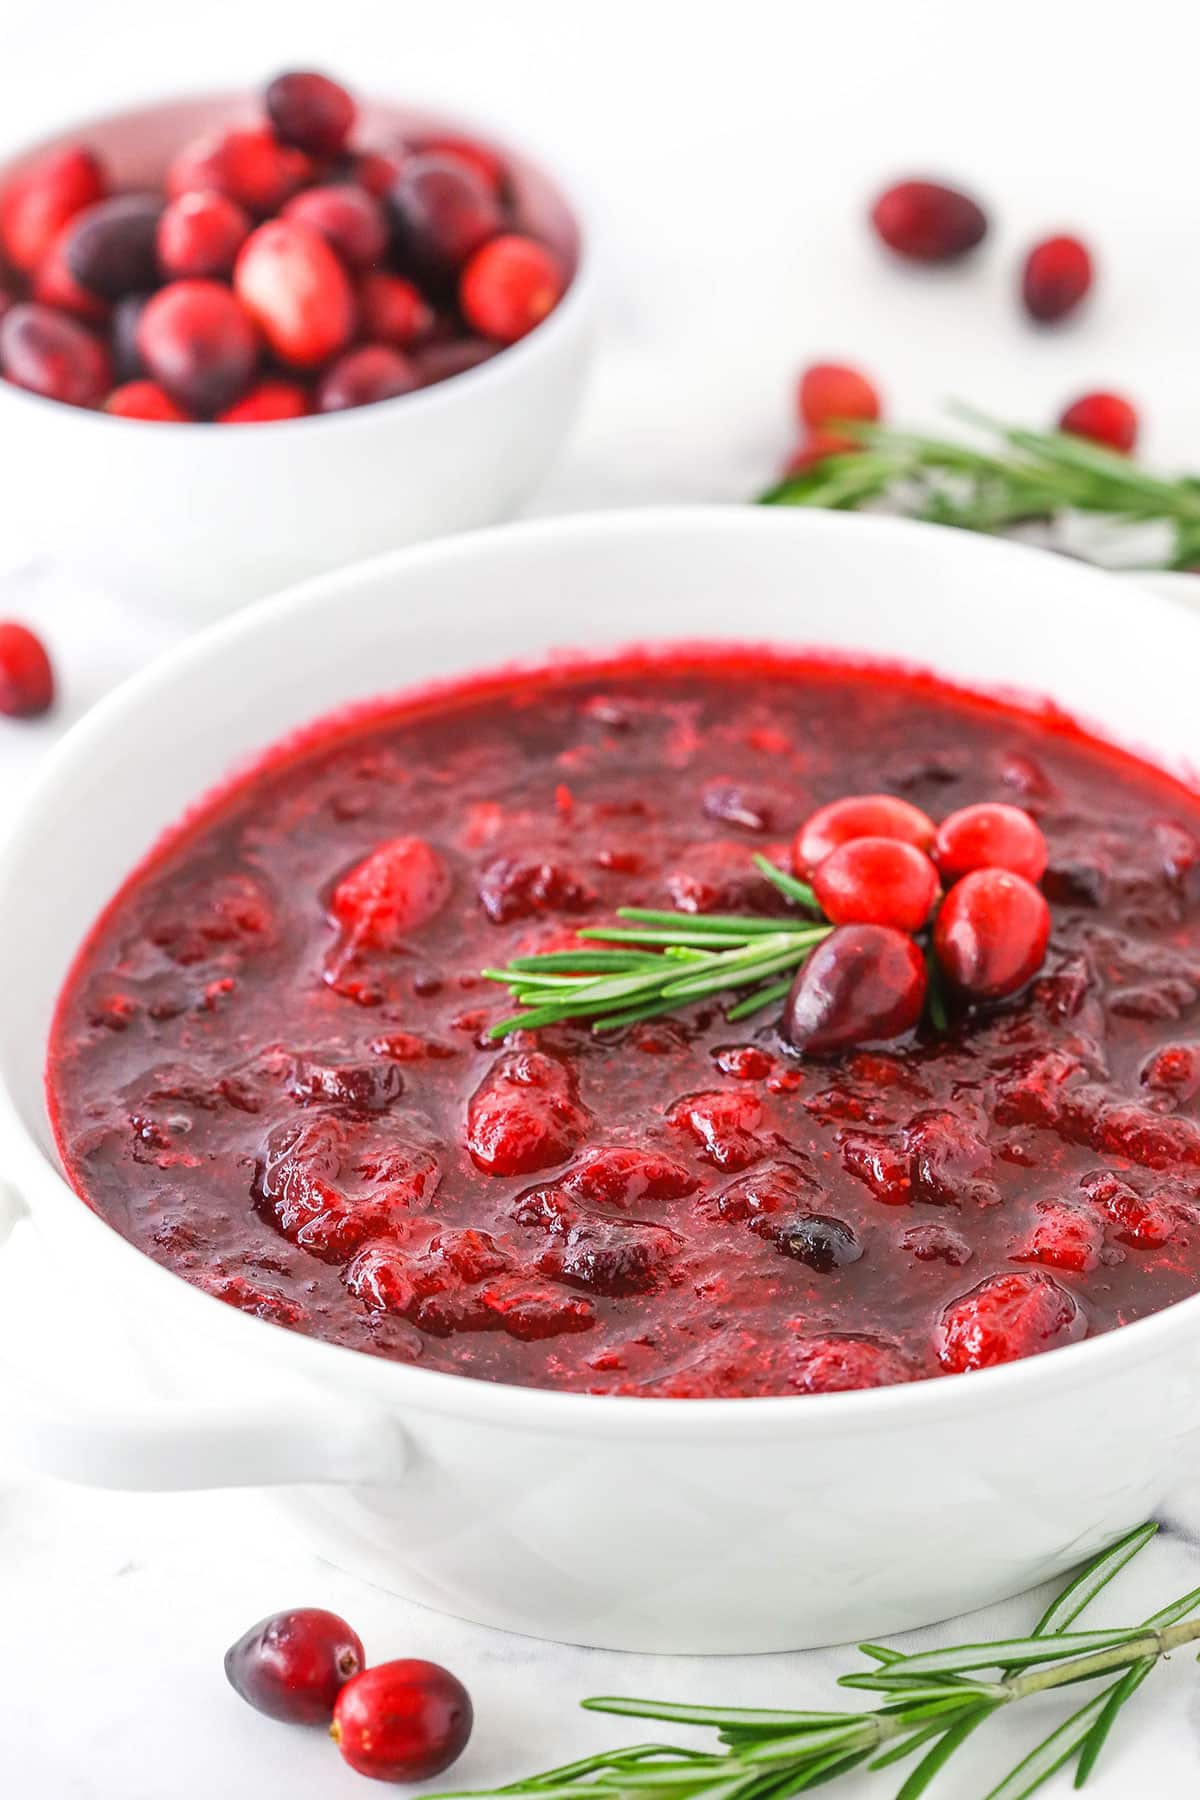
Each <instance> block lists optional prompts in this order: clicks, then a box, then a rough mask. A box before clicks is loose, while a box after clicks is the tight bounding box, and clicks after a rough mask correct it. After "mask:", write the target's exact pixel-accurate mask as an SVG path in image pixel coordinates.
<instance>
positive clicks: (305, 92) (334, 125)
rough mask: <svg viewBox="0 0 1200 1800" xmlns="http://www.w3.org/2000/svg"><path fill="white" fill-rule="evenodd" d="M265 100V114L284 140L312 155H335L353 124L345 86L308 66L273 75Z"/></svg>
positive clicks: (352, 114)
mask: <svg viewBox="0 0 1200 1800" xmlns="http://www.w3.org/2000/svg"><path fill="white" fill-rule="evenodd" d="M266 102H267V116H268V117H269V118H270V121H271V123H272V125H273V126H274V127H275V130H276V133H277V134H278V136H279V137H281V138H282V139H283V141H284V143H285V144H295V145H296V146H297V147H298V148H299V149H301V150H308V151H309V152H311V154H312V155H313V156H336V155H337V153H338V151H339V150H340V149H341V148H342V145H343V144H344V143H345V141H346V139H347V138H348V137H349V135H350V128H351V126H352V125H353V124H354V114H355V106H354V101H353V100H352V99H351V98H350V95H349V94H348V93H347V92H346V90H345V88H344V87H342V86H341V85H340V84H339V83H338V82H336V81H331V80H330V78H329V76H328V75H319V74H317V73H315V72H314V71H313V70H311V69H293V70H290V71H289V72H288V73H287V74H286V75H277V76H276V77H275V79H274V81H272V82H271V84H270V86H269V87H268V88H267V93H266Z"/></svg>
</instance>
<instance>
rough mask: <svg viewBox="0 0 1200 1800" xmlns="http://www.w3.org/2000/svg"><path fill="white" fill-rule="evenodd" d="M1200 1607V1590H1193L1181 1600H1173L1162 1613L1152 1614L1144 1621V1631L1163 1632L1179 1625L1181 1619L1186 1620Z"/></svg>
mask: <svg viewBox="0 0 1200 1800" xmlns="http://www.w3.org/2000/svg"><path fill="white" fill-rule="evenodd" d="M1197 1607H1200V1588H1193V1589H1192V1591H1191V1593H1190V1594H1184V1595H1183V1596H1182V1598H1181V1599H1179V1600H1172V1602H1171V1604H1170V1606H1164V1607H1163V1609H1162V1611H1161V1612H1156V1613H1151V1614H1150V1617H1149V1618H1148V1619H1146V1620H1144V1621H1143V1624H1142V1630H1143V1631H1162V1630H1164V1629H1165V1628H1166V1626H1168V1625H1177V1624H1178V1623H1179V1621H1180V1619H1186V1618H1187V1616H1188V1614H1189V1613H1193V1612H1195V1611H1196V1609H1197Z"/></svg>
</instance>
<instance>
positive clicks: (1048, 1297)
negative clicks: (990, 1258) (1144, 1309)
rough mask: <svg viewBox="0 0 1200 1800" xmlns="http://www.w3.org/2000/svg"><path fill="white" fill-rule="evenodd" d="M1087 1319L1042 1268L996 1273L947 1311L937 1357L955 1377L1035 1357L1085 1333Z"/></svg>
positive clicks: (1068, 1342) (941, 1329)
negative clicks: (1015, 1272)
mask: <svg viewBox="0 0 1200 1800" xmlns="http://www.w3.org/2000/svg"><path fill="white" fill-rule="evenodd" d="M1086 1330H1087V1320H1086V1318H1085V1316H1084V1314H1083V1312H1082V1311H1081V1309H1080V1306H1079V1303H1078V1301H1077V1300H1076V1299H1075V1296H1074V1295H1073V1294H1071V1293H1068V1291H1067V1290H1066V1288H1064V1287H1060V1286H1059V1284H1058V1282H1057V1281H1055V1279H1054V1277H1053V1276H1052V1275H1046V1274H1044V1273H1043V1272H1042V1271H1041V1270H1040V1269H1031V1270H1028V1271H1023V1272H1022V1273H1021V1274H1019V1275H993V1276H992V1277H991V1279H990V1280H988V1281H981V1282H980V1283H979V1285H978V1287H974V1288H972V1289H971V1291H970V1293H969V1294H964V1295H963V1296H962V1298H961V1299H959V1300H953V1301H951V1303H950V1305H949V1306H947V1307H946V1308H945V1310H944V1312H943V1313H942V1316H941V1319H940V1321H939V1323H938V1328H937V1335H936V1349H937V1358H938V1361H939V1362H940V1363H941V1365H942V1367H943V1369H946V1370H948V1371H949V1373H950V1374H952V1375H959V1374H962V1373H963V1372H964V1371H965V1370H967V1369H988V1368H991V1367H992V1366H993V1365H994V1364H995V1363H1006V1362H1015V1361H1016V1360H1017V1358H1018V1357H1022V1356H1036V1355H1037V1354H1038V1352H1039V1351H1042V1350H1053V1349H1054V1348H1055V1346H1056V1345H1058V1344H1070V1343H1073V1342H1074V1341H1075V1339H1076V1338H1081V1337H1083V1335H1084V1333H1085V1332H1086Z"/></svg>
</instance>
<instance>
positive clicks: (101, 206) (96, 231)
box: [63, 194, 163, 300]
mask: <svg viewBox="0 0 1200 1800" xmlns="http://www.w3.org/2000/svg"><path fill="white" fill-rule="evenodd" d="M162 211H163V203H162V201H161V199H160V198H159V196H158V195H157V194H115V195H114V196H113V198H112V199H111V200H98V201H97V202H96V204H95V205H94V206H89V207H88V208H87V209H86V210H85V211H84V212H81V213H79V214H78V215H77V216H76V218H74V219H73V220H72V221H71V225H70V228H69V230H68V232H67V235H66V239H65V241H64V243H63V258H64V260H65V262H66V265H67V267H68V269H69V270H70V271H71V274H72V275H73V276H74V277H75V279H76V281H77V282H78V283H79V285H80V287H84V288H86V289H87V291H88V293H89V294H98V295H99V296H100V298H101V299H102V300H119V299H120V298H121V297H122V295H123V294H132V293H135V292H136V291H137V290H138V289H139V288H151V287H153V286H154V285H155V283H156V282H157V280H158V250H157V237H158V221H159V219H160V217H161V216H162Z"/></svg>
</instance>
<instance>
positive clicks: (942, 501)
mask: <svg viewBox="0 0 1200 1800" xmlns="http://www.w3.org/2000/svg"><path fill="white" fill-rule="evenodd" d="M955 411H956V412H957V413H958V415H959V416H960V417H962V418H964V419H965V420H967V421H969V422H970V423H971V424H973V425H975V426H977V427H980V428H982V429H983V430H984V431H987V432H989V433H990V434H991V435H992V437H993V438H994V439H995V440H997V448H996V449H995V450H992V451H989V450H985V449H979V448H977V447H976V446H974V445H973V444H969V443H965V442H957V441H953V440H950V439H943V438H937V437H926V436H923V435H922V434H920V433H917V432H907V431H897V430H895V429H893V428H892V427H891V426H888V425H866V424H862V423H857V422H855V423H850V424H847V425H844V426H838V427H837V430H838V431H839V432H840V433H842V434H844V435H846V436H848V437H849V438H851V439H853V440H854V442H855V443H857V444H859V445H861V448H859V449H855V450H850V451H847V452H846V453H844V454H840V455H836V456H827V457H824V458H822V459H821V460H820V461H819V462H816V463H814V464H813V466H812V467H811V468H809V469H805V470H803V471H802V472H801V473H799V474H796V475H792V476H789V477H788V478H787V479H786V480H784V481H781V482H778V483H777V484H776V485H775V486H773V487H771V488H768V490H767V491H766V492H765V493H764V494H761V495H760V496H759V500H760V503H761V504H762V505H764V506H819V507H827V508H833V509H835V510H838V511H854V510H856V509H857V508H859V507H863V506H869V505H871V504H872V503H873V502H876V501H883V500H886V501H888V502H890V503H894V504H896V505H897V506H898V507H899V508H900V510H901V511H903V512H905V513H906V514H908V515H909V516H910V517H912V518H917V519H925V520H929V521H932V522H933V523H934V524H939V525H956V526H959V527H960V528H962V529H963V530H966V531H983V532H999V531H1005V530H1008V529H1011V528H1012V527H1013V526H1015V525H1022V524H1027V523H1030V522H1034V521H1051V520H1056V519H1059V518H1061V517H1062V516H1064V515H1067V514H1071V513H1086V514H1091V515H1104V516H1106V517H1108V518H1111V519H1114V520H1118V521H1120V522H1121V523H1123V524H1126V525H1144V524H1147V523H1158V524H1161V525H1162V526H1164V527H1166V528H1167V529H1168V530H1169V532H1170V539H1171V553H1170V555H1169V556H1168V557H1167V558H1166V560H1165V561H1164V562H1163V563H1161V564H1159V565H1156V566H1160V567H1163V568H1168V569H1182V568H1190V567H1191V566H1192V565H1194V564H1195V563H1197V562H1200V477H1196V476H1190V475H1181V476H1165V475H1156V474H1154V473H1153V472H1152V471H1151V470H1149V469H1145V468H1142V467H1141V466H1139V464H1137V463H1135V462H1134V461H1133V460H1132V458H1130V457H1128V456H1119V455H1117V454H1116V452H1115V451H1112V450H1106V449H1104V448H1103V447H1102V446H1100V445H1099V444H1093V443H1089V442H1088V441H1087V440H1086V439H1084V438H1078V437H1072V436H1070V435H1068V434H1067V433H1064V432H1057V431H1025V430H1022V429H1019V428H1017V427H1014V426H1009V425H1001V424H997V423H996V422H995V421H993V420H991V419H988V418H985V417H983V416H981V415H980V414H978V413H975V412H972V411H969V410H967V409H966V408H961V407H960V408H956V409H955Z"/></svg>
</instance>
